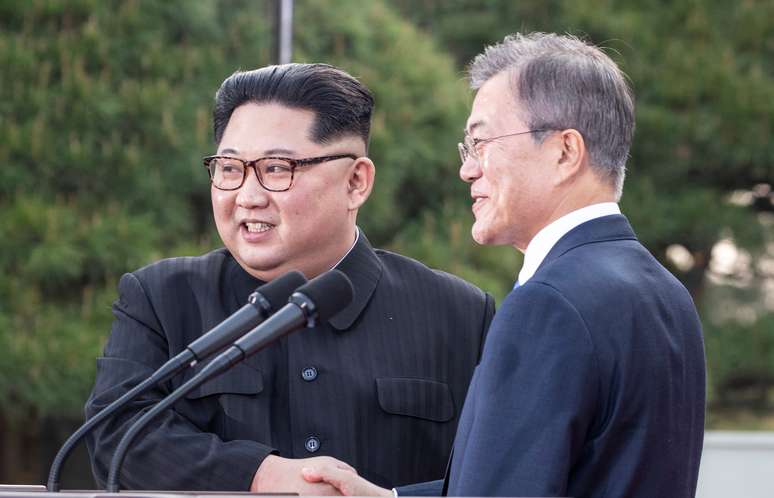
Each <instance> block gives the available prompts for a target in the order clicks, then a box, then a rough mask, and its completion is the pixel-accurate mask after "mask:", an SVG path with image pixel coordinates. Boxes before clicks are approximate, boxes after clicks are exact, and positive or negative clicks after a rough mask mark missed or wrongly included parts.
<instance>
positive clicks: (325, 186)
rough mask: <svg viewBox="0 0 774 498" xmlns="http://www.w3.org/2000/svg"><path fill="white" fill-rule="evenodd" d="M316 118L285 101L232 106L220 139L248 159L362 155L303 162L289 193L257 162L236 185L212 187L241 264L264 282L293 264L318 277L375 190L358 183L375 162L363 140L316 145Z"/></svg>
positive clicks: (223, 229)
mask: <svg viewBox="0 0 774 498" xmlns="http://www.w3.org/2000/svg"><path fill="white" fill-rule="evenodd" d="M314 120H315V114H314V113H313V112H312V111H307V110H302V109H295V108H290V107H286V106H284V105H281V104H274V103H269V104H256V103H252V102H251V103H247V104H243V105H241V106H239V107H237V108H236V109H235V110H234V112H233V114H232V115H231V118H230V119H229V122H228V125H227V126H226V129H225V131H224V133H223V138H222V139H221V141H220V144H219V145H218V152H217V153H218V155H227V156H231V157H236V158H239V159H244V160H252V159H257V158H260V157H267V156H282V157H289V158H292V159H303V158H309V157H320V156H331V155H338V154H354V155H356V156H358V157H359V159H357V160H353V159H349V158H344V159H338V160H334V161H330V162H324V163H320V164H315V165H306V166H299V167H298V168H297V169H296V171H295V175H294V179H293V185H292V187H291V188H290V190H288V191H285V192H269V191H267V190H265V189H264V188H263V187H262V186H261V185H260V183H259V182H258V179H257V178H256V176H255V174H254V171H253V168H249V169H248V171H247V173H248V175H247V178H246V179H245V182H244V184H243V185H242V186H241V187H240V188H239V189H238V190H234V191H223V190H219V189H217V188H215V187H214V186H212V187H211V196H212V210H213V214H214V217H215V224H216V225H217V228H218V233H219V234H220V238H221V239H222V240H223V243H224V244H225V246H226V248H227V249H228V250H229V251H230V252H231V254H232V255H233V256H234V258H236V260H237V261H238V262H239V264H240V265H241V266H242V267H243V268H244V269H245V270H246V271H248V272H249V273H250V274H252V275H253V276H255V277H257V278H259V279H261V280H265V281H268V280H271V279H273V278H276V277H277V276H279V275H282V274H283V273H285V272H287V271H289V270H300V271H302V272H303V273H304V274H305V275H306V276H307V278H312V277H314V276H316V275H318V274H320V273H322V272H324V271H326V270H328V269H329V268H331V267H332V266H333V265H334V264H336V263H337V262H338V260H339V259H340V258H341V257H342V256H344V254H346V252H347V250H349V248H350V247H351V246H352V243H353V241H354V238H355V233H356V232H355V230H356V228H355V219H356V215H357V209H358V207H359V206H360V205H361V204H362V203H363V202H365V200H366V198H367V197H368V194H369V193H370V183H369V184H368V185H367V186H366V187H367V188H365V190H364V189H362V188H360V189H358V181H361V180H362V177H358V172H359V171H361V170H362V167H363V165H365V166H370V168H371V172H372V168H373V164H371V163H370V161H369V160H368V159H367V158H364V157H362V156H364V155H365V144H364V143H363V140H362V139H360V138H358V137H342V138H339V139H335V140H333V141H332V142H331V143H329V144H326V145H322V144H318V143H315V142H313V141H312V140H311V139H310V138H309V137H310V130H311V128H312V125H313V123H314ZM372 180H373V174H371V177H370V181H372ZM360 187H362V185H360Z"/></svg>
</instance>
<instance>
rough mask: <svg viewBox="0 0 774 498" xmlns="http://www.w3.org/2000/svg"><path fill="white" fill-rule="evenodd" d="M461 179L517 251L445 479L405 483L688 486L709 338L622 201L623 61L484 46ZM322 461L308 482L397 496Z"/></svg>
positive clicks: (594, 52) (562, 44)
mask: <svg viewBox="0 0 774 498" xmlns="http://www.w3.org/2000/svg"><path fill="white" fill-rule="evenodd" d="M470 74H471V83H472V86H473V88H474V89H476V91H477V93H476V97H475V101H474V103H473V108H472V110H471V113H470V117H469V118H468V122H467V126H466V133H465V138H464V141H463V143H461V144H460V146H459V149H460V156H461V159H462V166H461V167H460V177H461V178H462V179H463V180H464V181H465V182H467V183H468V184H470V194H471V197H472V198H473V206H472V211H473V215H474V217H475V222H474V224H473V229H472V234H473V238H474V239H475V240H476V241H477V242H478V243H480V244H498V245H510V246H513V247H514V248H515V249H517V250H519V251H522V252H524V253H525V254H524V265H523V267H522V269H521V272H520V273H519V276H518V280H517V282H516V284H515V286H514V290H513V291H512V292H511V293H510V294H509V295H508V296H507V297H506V298H505V300H504V301H503V302H502V304H501V306H500V309H499V311H498V313H497V316H496V317H495V318H494V320H493V321H492V326H491V327H490V330H489V333H488V337H487V342H486V346H485V348H484V352H483V354H482V358H481V364H480V365H479V366H478V368H477V369H476V373H475V374H474V376H473V380H472V382H471V385H470V389H469V392H468V395H467V397H466V399H465V406H464V409H463V412H462V417H461V419H460V424H459V427H458V429H457V434H456V437H455V442H454V454H453V457H452V460H451V464H450V466H449V474H448V476H447V480H446V482H445V483H444V482H442V481H436V482H432V483H423V484H419V485H414V486H409V487H405V488H398V493H399V494H405V495H408V496H411V495H419V494H423V495H440V494H442V493H445V494H448V495H450V496H575V497H578V498H582V497H599V498H602V497H639V498H652V497H656V496H669V497H680V498H689V497H693V496H694V493H695V491H696V480H697V476H698V471H699V459H700V456H701V448H702V440H703V437H702V436H703V431H704V381H705V365H704V352H703V342H702V334H701V326H700V323H699V318H698V316H697V314H696V309H695V308H694V305H693V301H692V300H691V297H690V295H689V294H688V291H687V290H686V289H685V288H684V287H683V286H682V285H681V284H680V283H679V282H678V281H677V279H675V278H674V277H673V276H672V275H671V274H670V273H669V272H668V271H667V270H666V269H665V268H664V267H662V266H661V265H660V264H659V263H658V262H657V261H656V259H655V258H654V257H653V256H652V255H651V254H650V253H649V252H648V251H647V250H646V249H645V248H644V247H643V246H642V245H641V244H640V243H639V242H638V241H637V238H636V236H635V235H634V231H633V230H632V228H631V226H630V225H629V222H628V221H627V220H626V218H625V217H624V216H623V215H622V214H621V212H620V210H619V208H618V204H617V201H618V200H619V198H620V196H621V192H622V188H623V181H624V166H625V164H626V160H627V156H628V153H629V147H630V145H631V140H632V135H633V132H634V99H633V97H632V94H631V91H630V90H629V87H628V85H627V83H626V80H625V77H624V75H623V74H622V73H621V71H620V70H619V69H618V67H617V66H616V65H615V63H614V62H613V61H612V60H611V59H610V58H609V57H608V56H607V55H605V54H604V53H603V52H602V51H601V50H599V49H598V48H596V47H594V46H592V45H590V44H587V43H584V42H583V41H581V40H579V39H577V38H574V37H571V36H558V35H553V34H543V33H533V34H530V35H515V36H512V37H508V38H506V39H505V41H504V42H503V43H501V44H498V45H495V46H492V47H489V48H487V49H486V51H485V52H484V53H483V54H481V55H479V56H478V57H477V58H476V59H475V60H474V61H473V64H472V66H471V71H470ZM327 465H328V464H326V463H325V462H318V463H313V467H311V468H309V469H307V470H306V471H305V472H304V475H305V477H306V478H307V479H308V480H309V481H310V482H319V481H326V482H330V483H332V484H335V485H336V486H337V487H338V488H339V489H340V490H341V491H343V492H344V493H345V494H353V495H367V494H377V495H378V494H382V495H385V496H389V495H390V491H388V490H385V489H381V488H378V487H376V486H373V485H371V484H369V483H367V482H366V481H364V480H363V479H360V478H358V477H357V476H355V475H354V474H353V473H352V472H351V471H349V470H346V469H341V468H336V467H333V466H331V467H327Z"/></svg>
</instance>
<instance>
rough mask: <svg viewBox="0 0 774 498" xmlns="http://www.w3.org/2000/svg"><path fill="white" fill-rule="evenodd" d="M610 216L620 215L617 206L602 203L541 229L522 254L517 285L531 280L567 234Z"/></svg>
mask: <svg viewBox="0 0 774 498" xmlns="http://www.w3.org/2000/svg"><path fill="white" fill-rule="evenodd" d="M611 214H621V209H620V208H619V207H618V204H616V203H615V202H602V203H599V204H592V205H591V206H586V207H583V208H580V209H577V210H575V211H572V212H570V213H567V214H565V215H564V216H562V217H561V218H559V219H558V220H554V221H553V222H551V223H549V224H548V225H546V226H545V227H543V228H542V229H541V230H540V231H539V232H538V233H537V234H536V235H535V236H534V237H533V238H532V240H531V241H530V242H529V245H527V250H526V251H525V252H524V264H523V265H522V267H521V271H520V272H519V280H518V282H519V285H524V284H525V283H527V281H528V280H529V279H530V278H532V276H533V275H534V274H535V272H536V271H537V269H538V267H539V266H540V263H542V262H543V259H545V257H546V256H547V255H548V252H549V251H550V250H551V248H552V247H554V245H555V244H556V243H557V242H559V239H561V238H562V237H563V236H564V235H565V234H566V233H567V232H569V231H570V230H572V229H573V228H575V227H577V226H578V225H580V224H583V223H586V222H587V221H591V220H593V219H595V218H601V217H603V216H609V215H611Z"/></svg>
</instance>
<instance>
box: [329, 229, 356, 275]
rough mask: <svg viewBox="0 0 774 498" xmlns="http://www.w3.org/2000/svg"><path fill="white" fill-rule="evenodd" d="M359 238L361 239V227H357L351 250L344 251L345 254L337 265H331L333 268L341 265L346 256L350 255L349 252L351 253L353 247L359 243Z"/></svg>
mask: <svg viewBox="0 0 774 498" xmlns="http://www.w3.org/2000/svg"><path fill="white" fill-rule="evenodd" d="M358 239H360V228H359V227H355V241H354V242H353V243H352V245H351V246H350V247H349V250H347V252H346V253H344V256H342V257H341V259H340V260H338V261H336V264H335V265H333V266H331V269H333V268H336V267H337V266H339V265H340V264H341V262H342V261H344V258H346V257H347V256H349V253H351V252H352V249H354V248H355V245H356V244H357V241H358Z"/></svg>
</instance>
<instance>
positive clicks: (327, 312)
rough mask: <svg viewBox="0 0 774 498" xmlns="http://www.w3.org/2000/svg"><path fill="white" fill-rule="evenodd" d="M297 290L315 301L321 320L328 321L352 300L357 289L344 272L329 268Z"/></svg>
mask: <svg viewBox="0 0 774 498" xmlns="http://www.w3.org/2000/svg"><path fill="white" fill-rule="evenodd" d="M296 292H299V293H301V294H304V295H305V296H306V297H308V298H309V299H310V300H311V301H312V302H313V303H314V305H315V308H316V310H317V319H318V320H319V321H327V320H328V319H329V318H330V317H332V316H333V315H335V314H336V313H338V312H339V311H341V310H343V309H344V308H346V307H347V305H349V303H351V302H352V297H353V296H354V294H355V289H354V288H353V287H352V282H350V280H349V278H348V277H347V276H346V275H345V274H344V273H342V272H341V271H339V270H329V271H327V272H325V273H323V274H321V275H318V276H316V277H315V278H313V279H312V280H310V281H309V282H307V283H306V284H305V285H303V286H301V287H299V288H298V290H297V291H296Z"/></svg>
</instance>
